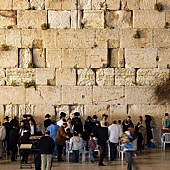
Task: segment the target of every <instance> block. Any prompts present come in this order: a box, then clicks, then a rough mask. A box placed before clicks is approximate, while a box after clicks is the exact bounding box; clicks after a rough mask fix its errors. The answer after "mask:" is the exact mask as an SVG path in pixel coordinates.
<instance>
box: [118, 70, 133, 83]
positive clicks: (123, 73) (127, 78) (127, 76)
mask: <svg viewBox="0 0 170 170" xmlns="http://www.w3.org/2000/svg"><path fill="white" fill-rule="evenodd" d="M134 83H135V69H133V68H128V69H126V68H125V69H124V68H115V85H118V86H122V85H128V86H132V85H134Z"/></svg>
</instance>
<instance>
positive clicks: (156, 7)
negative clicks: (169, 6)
mask: <svg viewBox="0 0 170 170" xmlns="http://www.w3.org/2000/svg"><path fill="white" fill-rule="evenodd" d="M163 8H164V7H163V4H162V2H158V3H156V4H155V5H154V9H155V10H157V11H159V12H160V11H162V10H163Z"/></svg>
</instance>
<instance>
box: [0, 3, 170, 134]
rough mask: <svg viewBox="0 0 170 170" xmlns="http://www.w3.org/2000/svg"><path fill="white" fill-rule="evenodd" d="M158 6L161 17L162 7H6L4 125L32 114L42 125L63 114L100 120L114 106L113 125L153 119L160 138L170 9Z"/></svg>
mask: <svg viewBox="0 0 170 170" xmlns="http://www.w3.org/2000/svg"><path fill="white" fill-rule="evenodd" d="M159 2H162V4H163V6H164V9H163V10H162V11H160V12H159V11H156V10H155V9H154V5H155V3H157V1H156V0H149V1H148V0H103V1H100V0H55V1H53V0H13V1H12V0H5V1H1V2H0V45H1V49H0V96H1V99H0V108H1V115H0V119H3V117H4V116H5V115H10V116H11V118H12V117H13V116H14V115H17V116H19V117H20V118H21V117H22V115H23V114H25V113H30V114H32V115H36V116H35V118H36V120H37V122H38V124H41V123H42V120H43V119H44V115H45V114H47V113H49V114H51V115H52V116H53V118H58V115H59V113H60V112H61V111H65V112H66V113H67V115H68V116H69V115H71V116H72V115H73V113H74V111H79V112H80V113H81V116H82V118H83V119H85V118H86V117H87V115H93V114H97V115H98V116H99V117H100V118H101V115H102V114H103V113H106V112H107V111H108V110H107V109H106V108H107V106H108V105H110V110H109V121H111V120H113V119H124V118H125V117H126V115H131V116H132V120H133V121H134V123H136V122H137V117H138V116H139V115H143V116H144V115H145V114H149V115H151V116H152V117H153V119H154V122H155V124H156V125H157V127H158V128H157V129H158V130H157V133H156V135H157V134H158V132H159V130H160V127H161V125H160V120H161V118H162V117H163V116H164V113H165V112H170V102H169V101H168V102H167V103H164V104H159V103H158V101H157V98H156V96H155V95H154V88H155V86H156V85H158V84H159V83H160V82H162V81H164V80H165V79H166V78H170V31H169V29H165V28H164V26H165V23H166V22H170V1H169V0H160V1H159ZM44 23H45V24H47V23H49V24H50V28H49V29H47V30H42V29H41V26H42V25H43V24H44ZM137 31H139V32H140V38H134V35H135V34H136V33H137ZM4 46H7V50H5V49H4ZM28 82H35V84H36V87H30V88H26V87H25V86H24V85H25V84H26V83H28Z"/></svg>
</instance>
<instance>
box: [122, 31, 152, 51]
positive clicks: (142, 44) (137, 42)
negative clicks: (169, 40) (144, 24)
mask: <svg viewBox="0 0 170 170" xmlns="http://www.w3.org/2000/svg"><path fill="white" fill-rule="evenodd" d="M140 32H141V38H133V36H134V35H135V34H136V29H120V32H119V35H120V47H121V48H152V47H153V46H152V30H151V29H142V30H140Z"/></svg>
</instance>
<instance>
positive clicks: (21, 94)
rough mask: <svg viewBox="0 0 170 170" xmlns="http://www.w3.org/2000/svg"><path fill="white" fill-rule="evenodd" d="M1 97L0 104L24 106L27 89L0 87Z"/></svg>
mask: <svg viewBox="0 0 170 170" xmlns="http://www.w3.org/2000/svg"><path fill="white" fill-rule="evenodd" d="M11 94H12V95H11ZM0 96H1V99H0V104H10V103H12V104H24V103H25V88H24V87H9V86H8V87H5V86H0Z"/></svg>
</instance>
